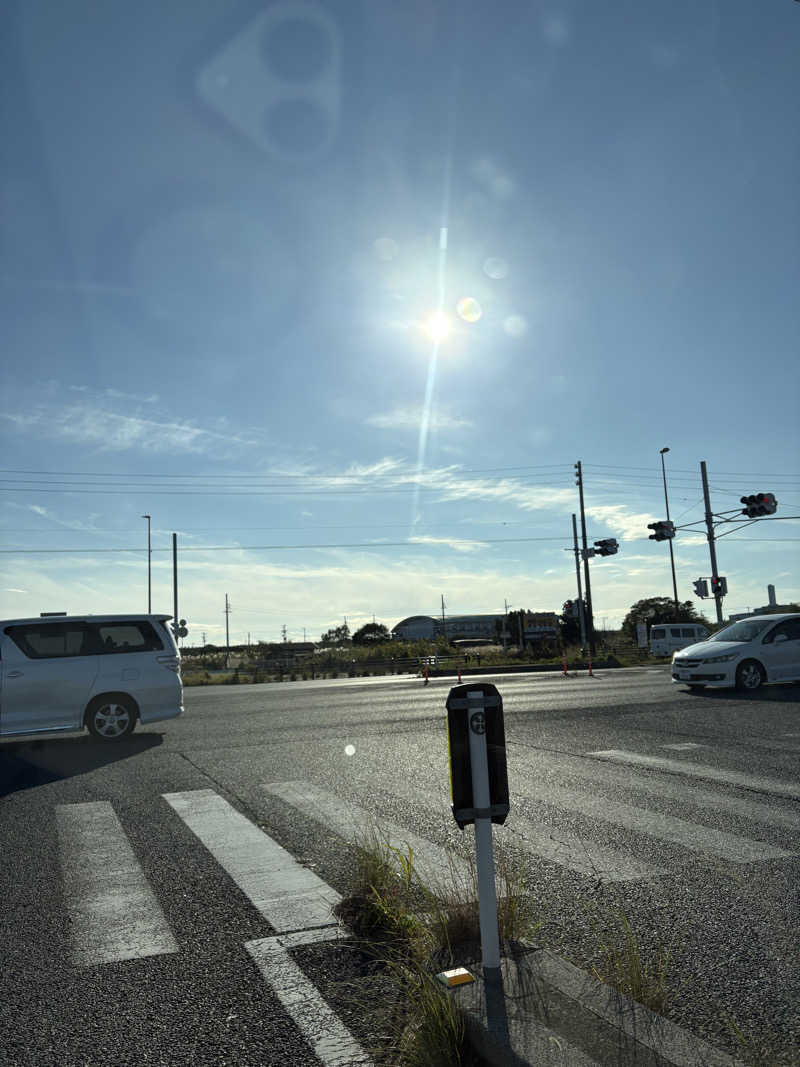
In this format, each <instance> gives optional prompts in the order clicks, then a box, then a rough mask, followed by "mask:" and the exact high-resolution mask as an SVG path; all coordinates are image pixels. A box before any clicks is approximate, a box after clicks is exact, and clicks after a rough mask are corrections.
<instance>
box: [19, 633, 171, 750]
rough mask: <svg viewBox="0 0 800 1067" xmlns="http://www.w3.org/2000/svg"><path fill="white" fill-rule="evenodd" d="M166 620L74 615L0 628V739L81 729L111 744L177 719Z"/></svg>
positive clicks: (169, 639) (169, 635) (169, 636)
mask: <svg viewBox="0 0 800 1067" xmlns="http://www.w3.org/2000/svg"><path fill="white" fill-rule="evenodd" d="M170 618H172V616H171V615H80V616H75V615H73V616H64V615H62V616H59V617H56V618H39V619H11V620H4V621H2V622H0V736H2V737H19V736H24V735H29V734H39V733H49V732H51V731H67V730H81V729H83V728H84V727H86V728H87V729H88V730H89V732H90V733H91V734H93V735H94V736H95V737H97V738H100V739H101V740H103V741H117V740H119V739H120V738H121V737H125V736H126V735H127V734H129V733H130V732H131V731H132V730H133V728H134V726H135V725H136V720H137V719H138V720H139V721H140V722H142V723H151V722H159V721H161V720H162V719H174V718H176V717H177V716H178V715H180V714H181V713H182V712H183V686H182V684H181V675H180V669H181V668H180V653H179V652H178V649H177V646H176V644H175V641H174V639H173V637H172V634H171V633H170V630H169V627H168V626H166V620H167V619H170Z"/></svg>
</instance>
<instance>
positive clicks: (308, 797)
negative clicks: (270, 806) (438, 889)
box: [263, 782, 471, 888]
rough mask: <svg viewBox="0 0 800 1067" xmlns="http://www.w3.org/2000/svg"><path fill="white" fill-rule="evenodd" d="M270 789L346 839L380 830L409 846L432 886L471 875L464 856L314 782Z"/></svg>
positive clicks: (402, 847)
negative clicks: (451, 877) (452, 877)
mask: <svg viewBox="0 0 800 1067" xmlns="http://www.w3.org/2000/svg"><path fill="white" fill-rule="evenodd" d="M263 788H264V790H265V791H266V792H267V793H270V794H271V795H272V796H274V797H277V798H278V799H279V800H282V801H284V803H286V804H290V805H291V806H292V807H293V808H294V809H295V810H296V811H300V812H302V813H303V814H304V815H306V816H308V817H309V818H311V819H314V820H316V821H317V822H321V823H323V824H324V825H325V826H327V827H328V828H329V829H331V830H333V831H334V833H337V834H338V835H339V836H340V837H343V838H344V839H345V840H347V841H352V840H356V839H359V838H362V837H364V836H365V835H369V834H370V833H371V832H373V831H375V832H377V834H378V836H379V838H380V839H381V840H382V841H386V842H388V844H390V845H392V846H394V847H395V848H397V849H400V850H401V851H405V850H406V847H409V848H411V850H412V853H413V862H414V867H415V868H416V871H417V873H418V874H419V876H420V878H421V879H422V881H423V882H425V884H426V885H429V886H431V888H433V886H434V885H437V884H439V882H440V881H441V879H442V877H443V876H444V875H445V874H449V873H451V872H452V873H453V874H455V876H456V877H458V878H460V879H468V878H471V875H470V865H469V864H468V863H467V861H466V860H464V859H462V857H461V856H457V855H456V854H455V853H453V852H450V851H448V850H447V849H444V848H441V847H440V846H439V845H436V844H434V843H433V842H432V841H428V840H427V838H424V837H420V836H419V834H415V833H412V831H410V830H407V829H406V828H405V827H404V826H399V825H398V824H397V823H394V822H392V821H390V820H387V819H383V818H381V817H379V816H377V815H376V814H375V813H373V812H369V811H366V810H365V809H364V808H361V807H359V806H358V805H356V804H351V803H350V802H345V801H343V800H340V799H339V797H337V796H336V795H335V794H333V793H331V792H329V791H328V790H327V789H323V788H322V787H320V786H317V785H314V784H313V783H312V782H269V783H268V784H265V785H264V786H263Z"/></svg>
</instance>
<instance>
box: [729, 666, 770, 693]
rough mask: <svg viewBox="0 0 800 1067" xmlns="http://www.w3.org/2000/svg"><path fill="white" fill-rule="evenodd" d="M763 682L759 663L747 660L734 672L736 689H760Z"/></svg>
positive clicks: (762, 672) (762, 671)
mask: <svg viewBox="0 0 800 1067" xmlns="http://www.w3.org/2000/svg"><path fill="white" fill-rule="evenodd" d="M765 681H766V679H765V677H764V668H763V667H762V666H761V664H760V663H756V661H755V660H754V659H748V660H745V661H744V663H740V664H739V667H738V669H737V671H736V688H737V689H746V690H748V691H752V690H754V689H760V688H761V686H762V685H763V684H764V682H765Z"/></svg>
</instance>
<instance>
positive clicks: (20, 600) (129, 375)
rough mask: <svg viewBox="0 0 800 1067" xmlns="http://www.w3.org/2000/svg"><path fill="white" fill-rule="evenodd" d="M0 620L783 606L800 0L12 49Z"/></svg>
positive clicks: (76, 13) (21, 9)
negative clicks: (711, 536) (712, 582)
mask: <svg viewBox="0 0 800 1067" xmlns="http://www.w3.org/2000/svg"><path fill="white" fill-rule="evenodd" d="M0 20H2V23H3V25H2V28H0V52H1V53H2V54H0V79H2V81H3V85H2V99H3V100H4V102H5V107H4V109H3V110H2V112H0V125H1V127H2V143H3V145H4V151H3V155H2V160H0V198H1V200H0V202H1V203H2V213H1V216H0V218H1V220H2V221H0V226H1V227H2V242H0V322H2V337H3V343H2V351H3V355H4V358H3V360H2V371H0V444H2V456H3V460H4V462H3V464H2V467H3V469H2V470H0V618H6V619H12V618H23V617H29V616H36V615H38V614H39V613H40V612H43V611H68V612H69V613H71V614H72V613H75V614H84V613H95V614H98V613H129V612H138V611H144V610H146V608H147V551H146V544H147V520H146V519H144V518H143V516H144V515H148V514H149V515H150V516H151V523H150V526H151V545H152V549H153V552H152V607H153V611H155V612H163V613H165V614H171V613H172V610H173V608H172V605H173V590H172V558H171V544H172V534H173V532H174V533H176V534H177V538H178V570H179V615H180V616H181V617H182V618H185V619H186V620H187V626H188V628H189V636H188V637H187V639H186V643H187V644H189V645H191V644H196V643H199V642H200V641H201V640H202V639H203V638H205V640H206V641H208V642H212V643H220V642H222V641H224V635H225V614H224V608H225V597H226V594H227V596H228V598H229V603H230V607H231V613H230V618H229V621H230V635H231V642H232V643H239V642H242V641H245V640H247V639H248V636H249V638H250V640H252V641H257V640H264V641H276V640H280V639H281V637H282V636H283V633H284V627H285V633H286V636H287V637H288V638H289V639H292V640H303V639H304V638H308V639H317V638H319V636H320V635H321V634H322V633H323V632H324V631H325V630H327V629H328V628H330V627H332V626H336V625H339V624H340V623H341V622H342V621H343V620H344V619H345V618H346V619H347V622H348V625H349V626H350V628H351V630H354V629H356V628H357V627H358V626H360V625H362V624H364V623H365V622H371V621H372V619H373V617H374V618H375V619H376V620H377V621H378V622H382V623H384V624H386V625H387V626H389V627H392V626H393V625H395V624H396V623H397V622H399V621H400V620H402V619H403V618H405V617H407V616H409V615H415V614H433V615H440V614H441V610H442V608H441V598H442V597H444V601H445V610H446V613H447V614H471V613H483V612H501V611H503V610H504V608H505V605H506V604H508V606H509V607H510V608H512V609H519V608H526V609H528V610H532V611H560V610H561V606H562V604H563V602H564V601H565V600H567V599H572V598H574V597H575V596H576V582H575V561H574V555H573V554H572V551H571V548H572V518H571V516H572V515H573V514H576V513H578V493H577V489H576V484H575V469H574V464H575V463H576V462H577V461H578V460H580V461H581V462H582V464H583V475H584V495H585V505H586V519H587V533H588V538H589V543H590V544H591V543H592V542H593V541H594V540H597V539H599V538H605V537H615V538H617V539H618V541H619V552H618V554H617V555H615V556H610V557H607V558H595V559H594V560H592V562H591V565H590V566H591V580H592V596H593V602H594V609H595V622H596V625H597V626H598V628H600V629H602V628H604V627H607V628H613V627H616V626H619V625H620V623H621V621H622V619H623V618H624V616H625V614H626V613H627V611H628V609H629V608H630V606H631V604H633V603H634V602H635V601H637V600H639V599H641V598H643V597H649V596H671V593H672V580H671V574H670V564H669V552H668V548H667V545H666V544H665V543H656V542H654V541H650V540H649V539H648V538H649V534H650V531H649V530H648V529H647V524H648V523H650V522H654V521H656V520H658V519H663V518H665V517H666V511H665V500H664V484H663V480H662V470H661V456H660V454H659V453H660V450H661V449H662V448H665V447H668V448H669V452H667V453H665V454H664V460H665V469H666V474H667V488H668V493H669V508H670V517H671V518H672V519H673V520H674V521H675V523H676V525H677V526H678V527H679V530H678V533H677V536H676V538H675V541H674V543H673V544H674V551H675V565H676V573H677V583H678V595H679V598H680V599H681V600H693V602H694V604H695V606H696V607H697V609H698V610H699V611H702V612H704V613H705V614H706V615H707V616H708V617H709V618H712V619H713V617H714V611H713V602H710V601H705V602H702V601H700V600H697V599H696V598H695V596H694V590H693V582H694V580H695V579H696V578H699V577H706V576H708V575H710V573H711V568H710V562H709V551H708V544H707V541H706V537H705V525H704V521H703V520H704V507H703V493H702V486H701V480H700V462H701V460H704V461H706V463H707V466H708V480H709V486H710V499H711V509H712V512H713V513H714V514H715V515H716V516H718V517H719V520H720V522H722V520H723V519H728V520H729V519H731V518H733V517H735V515H736V509H738V508H740V507H741V504H740V501H739V498H740V496H742V495H743V494H750V493H755V492H759V491H765V492H774V493H775V495H776V497H777V499H778V511H777V517H776V519H775V520H762V521H760V522H759V523H756V524H753V525H749V526H747V527H742V528H739V527H737V526H736V524H735V523H731V522H727V523H723V524H722V525H720V526H718V527H717V535H718V537H719V536H720V535H723V537H722V539H720V540H718V543H717V556H718V562H719V571H720V573H721V574H723V575H725V576H726V577H727V579H728V588H729V593H728V596H727V597H726V599H725V602H724V610H725V614H726V615H727V614H728V613H731V612H742V611H747V610H749V609H753V608H757V607H760V606H762V605H764V604H766V603H767V591H766V586H767V584H768V583H773V584H774V585H775V586H776V590H777V596H778V600H779V601H780V602H781V603H787V602H790V601H797V600H798V599H800V567H799V566H798V564H799V563H800V552H798V547H799V546H800V521H798V519H797V518H795V519H791V518H789V517H790V516H796V517H797V516H800V419H798V411H800V403H798V402H799V401H800V374H799V373H798V361H797V356H798V338H799V337H800V300H798V298H797V292H798V283H800V225H799V223H800V133H799V132H798V124H797V100H798V99H800V65H799V64H798V63H797V61H796V59H797V55H798V54H799V53H800V5H799V4H797V3H793V2H791V0H724V2H723V0H672V2H670V3H664V2H663V0H619V2H616V3H614V4H597V3H593V2H588V0H585V2H578V0H568V2H567V0H552V2H550V0H548V2H540V0H532V2H529V3H509V4H506V5H489V4H483V3H478V2H477V0H460V2H458V3H456V2H453V3H447V2H434V0H402V2H400V0H393V2H389V0H380V2H379V0H371V2H369V3H368V2H366V0H364V2H356V0H341V2H337V3H333V2H328V3H326V2H317V0H308V2H302V3H295V2H293V0H289V2H281V3H249V2H248V3H235V4H231V3H229V2H228V0H192V3H186V4H173V5H168V6H167V8H165V7H164V5H162V4H157V3H155V2H154V0H143V2H142V3H141V4H137V5H134V6H131V5H130V4H128V3H125V2H123V0H108V2H107V3H105V4H103V5H100V6H98V5H95V4H90V3H84V2H82V0H78V2H77V3H74V4H70V5H65V6H61V7H59V6H58V5H55V6H54V5H52V4H51V3H48V2H45V0H24V2H23V0H18V2H12V3H10V4H9V5H7V6H5V8H4V12H3V14H1V15H0Z"/></svg>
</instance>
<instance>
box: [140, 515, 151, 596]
mask: <svg viewBox="0 0 800 1067" xmlns="http://www.w3.org/2000/svg"><path fill="white" fill-rule="evenodd" d="M142 518H143V519H147V614H148V615H150V614H151V613H152V610H153V596H152V589H153V585H152V580H151V576H150V560H151V559H152V552H151V551H150V516H149V515H142Z"/></svg>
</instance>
